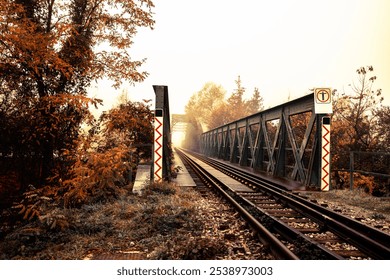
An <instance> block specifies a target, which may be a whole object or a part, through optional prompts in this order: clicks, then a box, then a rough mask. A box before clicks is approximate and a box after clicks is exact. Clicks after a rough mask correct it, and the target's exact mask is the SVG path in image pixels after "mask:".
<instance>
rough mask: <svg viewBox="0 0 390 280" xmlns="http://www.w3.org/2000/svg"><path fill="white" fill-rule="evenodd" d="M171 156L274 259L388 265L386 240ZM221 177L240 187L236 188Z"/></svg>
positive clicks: (294, 198)
mask: <svg viewBox="0 0 390 280" xmlns="http://www.w3.org/2000/svg"><path fill="white" fill-rule="evenodd" d="M177 152H178V154H179V155H180V157H181V158H182V160H183V162H184V163H185V164H188V165H189V167H190V168H191V169H193V171H194V172H195V173H196V174H197V176H198V177H199V178H200V179H201V180H202V181H203V183H204V184H205V185H207V186H210V187H213V188H216V189H217V190H218V191H219V192H220V193H221V194H223V196H224V197H225V198H226V199H227V200H228V201H229V202H230V203H231V204H232V205H233V206H234V207H236V208H237V209H238V211H239V212H240V213H241V214H242V215H243V216H244V218H246V219H247V220H248V221H249V222H250V223H251V224H252V226H253V227H254V229H255V230H257V231H258V232H259V236H260V239H261V241H262V242H263V243H264V244H266V245H267V246H268V247H269V249H270V251H271V252H272V253H273V255H274V256H275V257H277V258H280V259H321V260H324V259H390V235H388V234H386V233H384V232H382V231H380V230H378V229H375V228H373V227H370V226H367V225H365V224H363V223H361V222H359V221H356V220H354V219H351V218H349V217H346V216H344V215H341V214H340V213H337V212H334V211H332V210H330V209H327V208H325V207H322V206H320V205H318V204H316V203H313V202H311V201H309V200H307V199H305V198H303V197H301V196H298V195H295V194H293V193H292V192H291V191H286V190H285V189H284V188H283V187H282V186H281V185H278V184H277V183H275V182H271V181H268V180H265V179H263V178H260V177H258V176H256V175H255V174H253V173H251V172H246V171H243V170H241V169H236V168H234V167H232V166H230V165H227V164H224V163H222V162H220V161H217V160H213V159H210V158H207V157H205V156H202V155H200V154H196V153H190V152H188V151H183V150H177ZM214 170H218V171H214ZM216 174H217V175H216ZM218 174H219V175H218ZM221 174H223V175H221ZM226 177H229V178H234V179H235V180H237V181H238V182H240V183H239V184H242V185H244V186H246V187H237V185H236V184H235V183H232V182H231V181H229V180H227V179H226ZM230 180H231V179H230ZM233 185H235V187H232V186H233Z"/></svg>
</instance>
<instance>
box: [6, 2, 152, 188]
mask: <svg viewBox="0 0 390 280" xmlns="http://www.w3.org/2000/svg"><path fill="white" fill-rule="evenodd" d="M152 8H153V3H152V2H151V1H150V0H138V1H137V0H129V1H122V0H99V1H98V0H69V1H61V0H15V1H13V0H0V18H1V21H0V118H1V120H0V121H1V124H2V130H1V133H2V135H1V137H0V138H1V140H0V148H1V151H0V152H1V154H2V155H8V156H11V157H12V158H13V159H14V161H16V165H17V166H22V170H20V173H24V170H23V168H27V167H28V166H29V165H30V164H33V165H34V168H31V167H30V171H31V172H32V173H34V175H35V176H36V177H38V178H39V179H40V183H43V182H44V180H45V179H46V178H47V177H48V176H51V175H53V173H52V170H53V168H54V169H55V168H56V165H55V159H56V158H61V159H62V160H61V161H57V163H58V164H63V163H64V162H66V160H65V158H66V156H64V154H69V151H74V150H75V143H76V139H77V137H78V134H79V129H80V125H81V124H82V123H83V122H85V121H87V120H88V118H90V115H89V111H88V106H89V105H90V104H91V103H92V104H94V105H98V104H99V102H100V101H99V100H96V99H91V98H87V97H86V95H87V88H88V86H89V85H90V83H91V81H93V80H97V79H100V78H102V77H104V76H105V77H108V78H109V79H111V80H113V81H114V86H116V87H118V86H119V85H120V84H121V82H122V81H123V80H127V81H130V82H140V81H142V80H143V79H144V78H145V77H146V76H147V73H146V72H140V71H139V70H138V69H139V67H140V65H141V64H142V63H143V61H144V60H133V59H132V58H131V56H130V53H129V48H130V47H131V45H132V43H133V37H134V35H135V34H136V32H137V28H139V27H149V28H152V27H153V24H154V21H153V19H152V11H151V9H152ZM35 163H37V164H35ZM67 165H69V164H67Z"/></svg>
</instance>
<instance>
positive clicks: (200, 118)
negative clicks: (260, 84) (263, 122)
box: [184, 76, 263, 147]
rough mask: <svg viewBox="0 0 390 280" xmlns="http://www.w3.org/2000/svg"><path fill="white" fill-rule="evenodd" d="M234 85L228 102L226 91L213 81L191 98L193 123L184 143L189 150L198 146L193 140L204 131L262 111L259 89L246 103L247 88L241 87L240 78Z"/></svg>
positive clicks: (188, 110) (189, 107)
mask: <svg viewBox="0 0 390 280" xmlns="http://www.w3.org/2000/svg"><path fill="white" fill-rule="evenodd" d="M235 82H236V86H237V87H236V89H234V90H233V92H232V94H231V95H230V96H229V97H228V98H227V99H226V90H225V89H223V88H222V86H220V85H215V84H214V83H211V82H209V83H206V84H205V85H204V86H203V88H202V89H201V90H200V91H198V92H197V93H195V94H194V95H192V96H191V98H190V100H189V102H188V103H187V105H186V108H185V110H186V115H187V118H188V122H189V123H190V124H191V125H190V126H188V129H189V131H187V133H186V140H185V141H184V142H185V145H186V146H187V147H194V145H196V142H197V141H193V138H194V137H197V136H198V135H200V133H201V132H203V131H206V130H208V129H211V128H215V127H218V126H221V125H224V124H226V123H229V122H232V121H234V120H236V119H239V118H242V117H245V116H248V115H251V114H254V113H256V112H258V111H260V110H262V109H263V98H262V97H261V95H260V91H259V90H258V88H255V89H254V93H253V95H252V97H251V98H250V99H249V100H245V99H244V94H245V91H246V89H245V88H244V87H243V86H242V82H241V78H240V76H238V78H237V80H236V81H235ZM195 135H196V136H195Z"/></svg>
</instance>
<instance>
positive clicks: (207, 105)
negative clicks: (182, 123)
mask: <svg viewBox="0 0 390 280" xmlns="http://www.w3.org/2000/svg"><path fill="white" fill-rule="evenodd" d="M225 94H226V91H225V89H224V88H223V87H222V86H220V85H216V84H214V83H212V82H208V83H206V84H205V85H204V86H203V88H202V89H201V90H200V91H198V92H197V93H195V94H193V95H192V96H191V98H190V100H189V101H188V104H187V105H186V107H185V112H186V115H187V118H188V120H189V121H190V122H192V123H194V122H196V123H199V125H200V126H201V127H202V128H204V129H207V128H208V122H209V120H210V115H211V113H212V112H213V111H214V110H215V109H216V108H218V106H219V105H220V104H223V102H224V99H225Z"/></svg>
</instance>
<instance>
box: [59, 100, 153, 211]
mask: <svg viewBox="0 0 390 280" xmlns="http://www.w3.org/2000/svg"><path fill="white" fill-rule="evenodd" d="M153 117H154V115H153V113H152V111H151V110H150V108H149V106H148V105H147V104H144V103H141V102H131V101H126V102H125V103H121V104H119V105H118V106H116V107H114V108H112V109H111V110H109V111H108V112H104V113H103V114H102V115H101V117H100V119H99V123H98V124H96V125H97V127H92V128H91V129H90V131H89V132H90V133H89V134H88V135H85V136H84V137H82V139H80V141H81V144H80V145H79V146H78V152H77V154H76V156H75V161H74V163H73V164H72V166H71V168H70V176H69V178H68V179H67V180H65V181H64V183H63V184H62V185H63V188H64V190H63V193H64V197H63V200H64V201H63V203H64V205H65V207H78V206H81V205H83V204H86V203H92V202H96V201H103V200H109V199H111V198H116V197H118V196H119V195H120V194H121V193H122V191H123V188H124V187H127V189H129V187H130V186H131V185H132V182H131V180H132V179H134V178H135V171H136V167H137V165H138V162H139V161H140V160H150V159H151V157H152V143H153V135H154V134H153V132H154V127H153Z"/></svg>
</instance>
